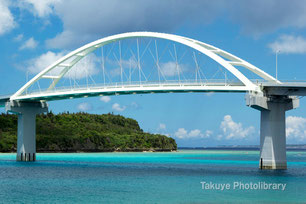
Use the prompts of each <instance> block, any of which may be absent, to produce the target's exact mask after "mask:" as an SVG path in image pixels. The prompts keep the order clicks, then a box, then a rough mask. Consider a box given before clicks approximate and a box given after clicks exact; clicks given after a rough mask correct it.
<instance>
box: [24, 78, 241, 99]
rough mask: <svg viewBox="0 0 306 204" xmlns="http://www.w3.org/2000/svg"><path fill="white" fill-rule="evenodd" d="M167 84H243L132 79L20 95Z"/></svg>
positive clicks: (163, 85) (233, 84)
mask: <svg viewBox="0 0 306 204" xmlns="http://www.w3.org/2000/svg"><path fill="white" fill-rule="evenodd" d="M167 86H185V87H188V86H244V84H243V83H242V82H240V81H238V80H222V79H214V80H205V81H204V80H201V81H200V80H198V81H195V80H184V81H183V80H182V81H177V80H173V81H172V80H167V81H164V82H160V81H147V82H146V81H134V82H116V83H103V84H90V85H81V86H80V85H78V84H75V85H74V86H63V87H56V88H53V89H36V90H33V91H31V92H24V94H23V95H22V96H27V95H34V94H43V93H46V94H47V93H57V92H58V93H60V92H66V91H80V90H96V89H106V90H107V89H113V88H133V87H167Z"/></svg>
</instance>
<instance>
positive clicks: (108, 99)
mask: <svg viewBox="0 0 306 204" xmlns="http://www.w3.org/2000/svg"><path fill="white" fill-rule="evenodd" d="M100 101H103V102H104V103H108V102H110V101H111V97H109V96H102V97H101V98H100Z"/></svg>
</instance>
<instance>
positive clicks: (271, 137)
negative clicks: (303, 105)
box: [246, 94, 299, 169]
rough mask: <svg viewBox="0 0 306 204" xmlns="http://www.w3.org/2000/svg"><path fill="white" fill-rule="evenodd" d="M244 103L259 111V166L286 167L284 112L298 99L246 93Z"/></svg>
mask: <svg viewBox="0 0 306 204" xmlns="http://www.w3.org/2000/svg"><path fill="white" fill-rule="evenodd" d="M246 103H247V105H248V106H250V107H252V108H255V109H257V110H260V111H261V118H260V159H259V168H261V169H287V158H286V116H285V115H286V114H285V113H286V111H288V110H291V109H294V108H297V107H298V106H299V99H297V98H296V97H288V96H275V95H274V96H263V95H256V94H247V96H246Z"/></svg>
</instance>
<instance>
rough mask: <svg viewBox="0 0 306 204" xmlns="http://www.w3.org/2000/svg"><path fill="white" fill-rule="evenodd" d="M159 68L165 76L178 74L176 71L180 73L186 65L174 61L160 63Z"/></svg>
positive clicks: (184, 69)
mask: <svg viewBox="0 0 306 204" xmlns="http://www.w3.org/2000/svg"><path fill="white" fill-rule="evenodd" d="M160 69H161V72H162V73H163V74H164V75H165V76H169V77H172V76H178V73H180V74H182V73H183V72H184V71H186V67H185V66H183V65H181V64H178V65H177V64H176V62H172V61H170V62H166V63H160Z"/></svg>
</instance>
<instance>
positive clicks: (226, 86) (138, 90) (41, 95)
mask: <svg viewBox="0 0 306 204" xmlns="http://www.w3.org/2000/svg"><path fill="white" fill-rule="evenodd" d="M247 91H248V90H247V87H246V86H244V85H243V84H242V83H239V82H238V83H225V82H214V83H177V84H175V83H163V84H156V83H138V84H113V85H109V86H104V85H103V86H91V87H68V88H67V87H66V88H65V87H63V88H61V89H56V90H42V91H37V92H32V93H30V94H25V95H22V96H19V97H18V98H16V100H46V101H53V100H61V99H69V98H80V97H93V96H99V95H100V96H102V95H125V94H147V93H174V92H175V93H178V92H181V93H184V92H185V93H186V92H247Z"/></svg>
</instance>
